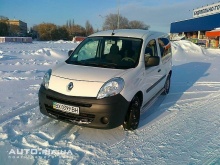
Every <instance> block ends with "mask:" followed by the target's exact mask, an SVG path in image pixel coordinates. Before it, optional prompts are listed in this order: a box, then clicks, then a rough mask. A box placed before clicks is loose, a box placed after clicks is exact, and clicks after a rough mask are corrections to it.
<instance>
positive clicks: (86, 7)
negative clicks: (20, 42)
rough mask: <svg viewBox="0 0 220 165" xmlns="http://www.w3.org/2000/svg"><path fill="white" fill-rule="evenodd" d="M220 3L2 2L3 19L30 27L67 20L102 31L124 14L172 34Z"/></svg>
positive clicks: (145, 0) (151, 0) (182, 0)
mask: <svg viewBox="0 0 220 165" xmlns="http://www.w3.org/2000/svg"><path fill="white" fill-rule="evenodd" d="M216 2H219V0H0V15H2V16H6V17H8V18H9V19H19V20H22V21H24V22H26V23H27V24H28V27H29V28H30V27H32V26H33V25H36V24H40V23H43V22H45V23H54V24H56V25H64V24H66V21H67V20H70V19H71V20H74V21H75V23H76V24H79V25H82V26H85V22H86V21H87V20H89V21H90V23H91V24H92V26H93V27H94V28H95V29H102V24H103V22H104V19H105V16H106V15H108V14H110V13H117V10H118V8H119V11H120V14H121V15H122V16H124V17H126V18H128V19H129V20H130V21H131V20H139V21H143V22H144V23H145V24H147V25H150V30H156V31H163V32H169V31H170V23H171V22H175V21H179V20H184V19H190V18H192V17H193V9H196V8H200V7H202V6H206V5H207V4H212V3H216Z"/></svg>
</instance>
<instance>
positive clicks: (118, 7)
mask: <svg viewBox="0 0 220 165" xmlns="http://www.w3.org/2000/svg"><path fill="white" fill-rule="evenodd" d="M119 7H120V0H118V26H117V28H118V29H119V28H120V27H119V22H120V20H119V14H120V13H119Z"/></svg>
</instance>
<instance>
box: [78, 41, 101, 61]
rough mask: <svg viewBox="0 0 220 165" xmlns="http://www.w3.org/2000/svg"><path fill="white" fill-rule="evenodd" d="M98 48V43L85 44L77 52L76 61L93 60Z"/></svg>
mask: <svg viewBox="0 0 220 165" xmlns="http://www.w3.org/2000/svg"><path fill="white" fill-rule="evenodd" d="M97 48H98V41H90V42H87V43H86V44H85V45H84V46H83V47H82V48H81V49H80V51H79V52H78V60H79V61H81V60H87V59H91V58H95V56H96V53H97Z"/></svg>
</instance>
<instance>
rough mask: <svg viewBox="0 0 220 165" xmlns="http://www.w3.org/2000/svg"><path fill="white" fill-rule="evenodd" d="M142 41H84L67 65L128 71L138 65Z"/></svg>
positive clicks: (98, 38)
mask: <svg viewBox="0 0 220 165" xmlns="http://www.w3.org/2000/svg"><path fill="white" fill-rule="evenodd" d="M141 46H142V40H141V39H136V38H125V37H90V38H87V39H85V40H84V41H83V42H82V43H81V44H80V45H79V46H78V47H77V48H76V49H75V50H74V52H73V53H72V54H71V56H70V57H69V59H68V60H67V61H66V63H68V64H74V65H84V66H94V67H103V68H115V69H129V68H134V67H136V66H137V65H138V61H139V57H140V51H141Z"/></svg>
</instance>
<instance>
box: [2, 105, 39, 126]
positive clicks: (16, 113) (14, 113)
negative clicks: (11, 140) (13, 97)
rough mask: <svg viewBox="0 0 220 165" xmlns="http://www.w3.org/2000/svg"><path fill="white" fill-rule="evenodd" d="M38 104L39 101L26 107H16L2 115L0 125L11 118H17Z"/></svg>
mask: <svg viewBox="0 0 220 165" xmlns="http://www.w3.org/2000/svg"><path fill="white" fill-rule="evenodd" d="M37 106H38V103H34V104H30V105H27V106H25V107H21V108H17V109H14V110H13V111H11V112H9V113H6V114H4V115H2V116H1V117H0V125H1V124H2V123H4V122H6V121H9V120H11V119H13V118H15V117H16V116H19V115H22V114H23V113H25V112H27V111H31V110H33V109H34V108H36V107H37Z"/></svg>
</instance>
